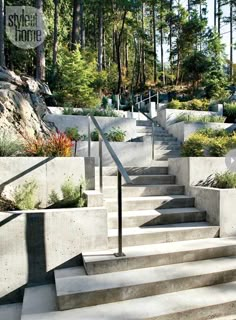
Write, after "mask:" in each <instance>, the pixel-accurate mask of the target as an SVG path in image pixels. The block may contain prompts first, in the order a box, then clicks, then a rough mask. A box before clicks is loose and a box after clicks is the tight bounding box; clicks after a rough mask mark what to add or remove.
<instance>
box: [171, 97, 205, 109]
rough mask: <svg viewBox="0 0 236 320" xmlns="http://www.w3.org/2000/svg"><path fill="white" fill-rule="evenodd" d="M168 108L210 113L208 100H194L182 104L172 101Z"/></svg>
mask: <svg viewBox="0 0 236 320" xmlns="http://www.w3.org/2000/svg"><path fill="white" fill-rule="evenodd" d="M167 107H168V108H169V109H178V110H195V111H208V107H209V102H208V100H206V99H202V100H200V99H193V100H190V101H185V102H180V101H179V100H172V101H171V102H170V103H169V104H168V106H167Z"/></svg>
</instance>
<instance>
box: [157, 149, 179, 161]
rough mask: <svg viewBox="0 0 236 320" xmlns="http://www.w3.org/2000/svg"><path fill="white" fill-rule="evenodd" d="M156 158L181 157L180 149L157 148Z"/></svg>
mask: <svg viewBox="0 0 236 320" xmlns="http://www.w3.org/2000/svg"><path fill="white" fill-rule="evenodd" d="M154 156H155V160H159V161H160V160H162V161H163V160H168V159H169V158H179V157H181V152H180V150H155V154H154Z"/></svg>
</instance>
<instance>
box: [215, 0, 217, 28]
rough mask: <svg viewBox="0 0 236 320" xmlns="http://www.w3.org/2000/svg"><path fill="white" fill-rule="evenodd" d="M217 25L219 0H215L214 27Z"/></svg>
mask: <svg viewBox="0 0 236 320" xmlns="http://www.w3.org/2000/svg"><path fill="white" fill-rule="evenodd" d="M216 27H217V0H214V28H215V31H216Z"/></svg>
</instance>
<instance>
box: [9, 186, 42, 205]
mask: <svg viewBox="0 0 236 320" xmlns="http://www.w3.org/2000/svg"><path fill="white" fill-rule="evenodd" d="M37 189H38V186H37V184H36V182H35V181H28V182H27V181H26V182H25V183H24V184H23V185H22V186H18V187H16V189H15V191H14V194H13V199H14V202H15V204H16V207H17V208H19V209H20V210H32V209H35V208H36V207H37V201H36V194H35V193H36V191H37Z"/></svg>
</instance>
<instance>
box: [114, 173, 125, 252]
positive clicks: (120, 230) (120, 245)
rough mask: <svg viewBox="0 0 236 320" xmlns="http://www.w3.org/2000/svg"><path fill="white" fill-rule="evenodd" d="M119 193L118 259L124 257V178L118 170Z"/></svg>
mask: <svg viewBox="0 0 236 320" xmlns="http://www.w3.org/2000/svg"><path fill="white" fill-rule="evenodd" d="M117 191H118V253H115V256H116V257H124V256H125V254H124V253H123V246H122V176H121V173H120V171H119V170H117Z"/></svg>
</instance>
